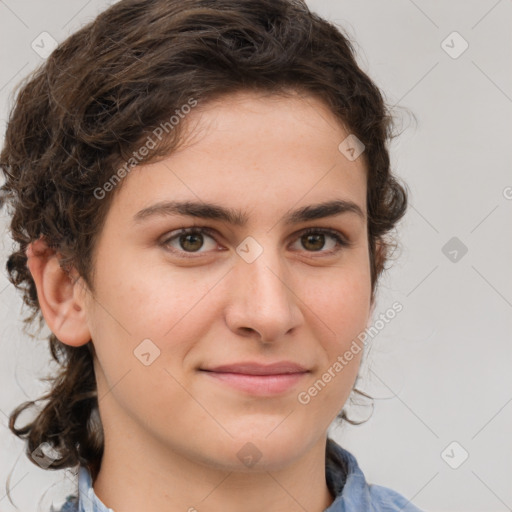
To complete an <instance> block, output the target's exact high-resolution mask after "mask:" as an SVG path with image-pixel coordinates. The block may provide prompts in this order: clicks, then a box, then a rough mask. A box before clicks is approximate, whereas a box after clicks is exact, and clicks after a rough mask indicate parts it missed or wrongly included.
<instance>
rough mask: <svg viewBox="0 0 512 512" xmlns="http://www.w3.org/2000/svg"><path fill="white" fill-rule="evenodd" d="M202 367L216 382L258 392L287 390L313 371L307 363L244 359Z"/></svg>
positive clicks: (269, 394) (268, 392) (267, 392)
mask: <svg viewBox="0 0 512 512" xmlns="http://www.w3.org/2000/svg"><path fill="white" fill-rule="evenodd" d="M201 371H202V372H203V373H204V374H205V375H206V376H207V377H209V378H211V379H214V380H215V381H216V382H219V383H221V384H224V385H228V386H230V387H232V388H235V389H238V390H240V391H243V392H245V393H249V394H251V395H258V396H272V395H278V394H283V393H286V392H287V391H290V390H291V389H292V388H293V387H295V386H296V385H297V384H298V383H299V382H300V381H301V380H302V379H303V378H304V377H305V375H307V374H308V373H309V370H307V369H306V368H304V367H303V366H301V365H299V364H297V363H293V362H290V361H280V362H276V363H273V364H260V363H253V362H242V363H234V364H228V365H222V366H216V367H214V368H207V369H206V368H201Z"/></svg>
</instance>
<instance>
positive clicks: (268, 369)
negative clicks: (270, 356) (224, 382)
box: [201, 361, 308, 375]
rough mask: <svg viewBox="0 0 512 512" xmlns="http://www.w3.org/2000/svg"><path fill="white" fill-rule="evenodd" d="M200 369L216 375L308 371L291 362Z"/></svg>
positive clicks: (244, 363) (251, 363) (248, 362)
mask: <svg viewBox="0 0 512 512" xmlns="http://www.w3.org/2000/svg"><path fill="white" fill-rule="evenodd" d="M201 369H202V370H206V371H210V372H216V373H241V374H244V375H281V374H285V373H304V372H307V371H308V370H307V369H306V368H304V367H303V366H301V365H300V364H297V363H294V362H292V361H277V362H275V363H272V364H262V363H254V362H250V361H247V362H240V363H232V364H223V365H221V366H215V367H213V368H201Z"/></svg>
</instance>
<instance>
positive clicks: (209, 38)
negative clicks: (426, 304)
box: [0, 0, 407, 479]
mask: <svg viewBox="0 0 512 512" xmlns="http://www.w3.org/2000/svg"><path fill="white" fill-rule="evenodd" d="M19 87H20V90H19V92H18V95H17V97H16V102H15V104H14V106H13V108H12V110H11V112H10V117H9V121H8V125H7V131H6V136H5V143H4V146H3V149H2V152H1V154H0V167H1V169H2V171H3V173H4V174H5V177H6V182H5V184H4V185H3V187H2V193H3V194H4V199H5V202H6V204H7V205H8V206H9V207H10V208H11V209H12V211H11V214H12V219H11V223H10V231H11V234H12V238H13V240H14V242H15V244H16V250H14V252H12V254H10V256H9V257H8V261H7V270H8V274H9V280H10V281H11V282H12V283H13V284H14V285H15V286H16V287H17V288H18V289H20V290H21V291H22V293H23V301H24V302H25V304H27V305H28V306H29V308H30V309H31V310H32V312H31V314H30V315H29V316H27V318H25V319H24V322H25V324H27V325H29V324H32V323H33V322H34V320H35V318H36V317H37V316H39V325H40V326H41V323H42V320H43V318H42V315H41V310H40V308H39V303H38V297H37V290H36V286H35V283H34V281H33V279H32V276H31V273H30V271H29V269H28V267H27V256H26V249H27V246H28V244H30V243H31V242H33V241H35V240H37V239H38V238H40V237H43V238H44V240H45V241H46V243H47V245H48V246H49V247H50V248H52V249H54V250H55V251H56V252H58V253H59V254H60V255H61V256H62V258H61V260H60V264H61V268H62V269H63V270H65V271H66V272H69V271H70V269H72V268H73V269H76V271H77V272H78V275H79V276H80V277H81V278H83V280H84V282H85V283H86V284H87V285H88V286H89V289H90V290H91V291H94V286H93V282H94V268H93V264H92V263H93V251H94V248H95V244H96V240H97V239H98V235H99V233H100V231H101V229H102V226H103V223H104V221H105V217H106V215H107V212H108V209H109V205H110V204H111V201H112V198H113V197H114V194H115V193H117V192H119V190H120V188H121V187H122V181H121V182H120V183H119V184H118V185H117V187H115V189H114V190H113V191H112V192H110V193H108V194H106V195H105V197H104V198H103V199H102V200H98V199H97V197H96V196H97V194H95V190H96V191H97V189H98V187H101V186H102V184H105V183H106V182H108V180H109V179H110V178H111V177H112V175H113V173H114V171H115V170H116V169H119V168H120V166H122V165H123V163H126V162H127V161H128V160H129V159H130V158H131V157H132V154H133V151H134V149H136V148H139V147H140V146H141V144H142V143H143V141H145V140H147V137H148V136H149V135H151V133H153V130H154V129H155V128H157V127H158V126H159V125H160V124H161V123H162V122H165V121H166V120H167V119H168V117H169V115H170V113H172V112H175V111H176V110H177V109H179V108H180V107H181V106H182V105H185V104H187V102H188V101H189V100H190V98H195V99H196V100H197V101H199V102H201V103H205V102H207V101H210V100H213V99H216V98H219V97H222V96H224V95H229V94H230V93H234V92H238V91H241V90H250V91H259V92H265V93H269V94H283V95H285V94H287V93H289V92H291V91H295V92H299V93H301V94H304V95H308V96H314V97H316V98H319V99H321V100H322V101H324V102H325V104H326V105H328V106H329V108H330V110H331V111H332V112H333V113H334V114H335V115H336V117H337V118H338V119H339V121H340V123H341V124H342V125H343V126H344V127H348V128H349V130H350V133H352V134H354V135H355V136H356V137H357V138H358V139H359V140H360V141H362V142H363V144H364V145H365V151H364V153H363V158H364V159H365V163H366V167H367V169H368V172H367V218H368V226H367V228H368V242H369V257H370V266H371V287H372V302H373V300H374V294H375V289H376V284H377V279H378V277H379V276H380V274H381V273H382V271H383V270H384V269H385V266H384V265H385V262H386V261H387V260H388V259H389V249H390V247H391V246H393V245H396V242H394V241H393V240H392V239H391V238H390V237H388V236H385V235H387V234H388V233H389V232H390V231H391V230H392V228H394V227H395V225H396V223H397V222H398V221H399V220H400V219H401V217H402V216H403V215H404V213H405V211H406V207H407V192H406V187H405V186H403V185H401V184H400V182H399V181H398V180H397V178H395V177H394V176H393V175H392V174H391V171H390V159H389V154H388V149H387V144H388V141H389V140H390V138H391V137H393V134H392V130H391V128H392V126H393V123H392V115H391V113H390V109H389V108H388V107H387V106H386V104H385V102H384V99H383V96H382V95H381V93H380V91H379V89H378V88H377V87H376V86H375V84H374V83H373V82H372V80H371V79H370V78H369V77H368V76H367V75H366V74H365V73H364V72H363V71H362V70H361V69H360V68H359V66H358V65H357V63H356V59H355V51H354V47H353V45H352V43H351V42H350V40H349V39H348V37H347V36H346V35H344V34H343V33H342V32H341V31H340V29H339V28H338V27H336V26H335V25H333V24H331V23H330V22H328V21H326V20H324V19H322V18H321V17H319V16H318V15H317V14H315V13H312V12H310V10H309V9H308V7H307V6H306V4H305V3H304V2H303V1H302V0H179V1H178V0H122V1H120V2H118V3H116V4H114V5H112V6H111V7H110V8H108V9H107V10H105V11H104V12H102V13H100V14H99V15H98V16H97V18H96V19H95V20H94V21H93V22H91V23H89V24H87V25H86V26H84V27H83V28H81V29H80V30H78V31H77V32H76V33H74V34H72V35H71V36H70V37H69V38H68V39H66V40H65V41H64V42H62V43H61V44H60V45H59V46H58V47H57V48H56V49H55V50H54V51H53V53H52V54H51V55H50V56H49V57H48V58H47V60H46V61H45V62H44V63H43V64H42V65H41V66H40V67H39V68H38V69H37V70H35V71H34V72H33V73H31V75H29V76H28V77H27V78H26V79H25V80H24V81H23V82H22V83H21V84H20V86H19ZM182 125H183V126H184V123H180V124H178V125H176V126H175V127H174V129H173V130H170V131H169V133H168V134H167V136H166V137H165V138H163V139H162V140H161V141H160V143H159V144H158V145H157V147H155V148H154V149H153V150H152V151H151V152H149V154H148V155H147V156H146V157H144V158H143V159H142V160H141V162H153V161H156V160H157V159H158V158H160V157H163V156H166V155H168V154H169V153H170V152H171V151H172V150H173V149H175V148H176V147H177V144H178V142H179V140H180V134H182V133H183V129H182ZM377 243H380V244H381V246H382V251H381V252H378V253H376V247H377ZM48 341H49V346H50V351H51V355H52V357H53V359H54V360H55V361H56V362H57V363H58V364H59V365H60V369H59V373H58V375H55V376H53V377H51V379H46V380H50V382H51V383H52V386H51V391H50V392H48V393H47V394H45V395H44V396H42V397H41V398H39V399H38V400H36V401H29V402H25V403H24V404H22V405H20V406H19V407H18V408H16V409H15V410H14V412H13V413H12V414H11V417H10V422H9V428H10V429H11V431H12V432H13V433H14V434H16V435H17V436H18V437H20V438H22V439H26V441H27V447H26V453H27V456H28V457H29V459H30V460H31V461H32V462H34V461H33V460H32V457H31V454H32V452H33V451H34V450H35V449H36V448H38V447H39V446H40V445H41V444H42V443H48V445H50V446H51V447H53V448H54V449H55V450H57V452H58V453H59V454H60V457H59V458H57V459H56V460H54V461H52V463H51V464H50V466H49V468H50V469H60V468H65V467H72V466H76V465H77V464H79V463H80V464H84V465H86V466H87V467H88V468H89V469H90V471H91V474H92V476H93V479H94V478H95V477H96V475H97V474H98V472H99V468H100V465H101V459H102V454H103V435H102V427H101V422H100V421H99V420H98V398H97V392H96V381H95V375H94V368H93V357H94V347H93V346H92V342H91V341H89V343H87V345H84V346H80V347H71V346H68V345H66V344H64V343H62V342H61V341H59V340H58V339H57V337H56V336H55V335H54V334H51V335H50V336H49V337H48ZM39 400H47V403H46V405H45V406H44V408H43V409H42V410H41V411H40V412H39V413H38V415H37V416H36V418H35V419H34V420H33V421H32V422H30V423H29V424H27V425H26V426H24V427H22V428H16V427H15V423H16V420H17V418H18V416H19V415H20V413H21V412H23V411H24V410H25V409H27V408H29V407H31V406H33V405H34V404H35V403H36V402H37V401H39ZM345 419H346V418H345ZM34 463H35V462H34Z"/></svg>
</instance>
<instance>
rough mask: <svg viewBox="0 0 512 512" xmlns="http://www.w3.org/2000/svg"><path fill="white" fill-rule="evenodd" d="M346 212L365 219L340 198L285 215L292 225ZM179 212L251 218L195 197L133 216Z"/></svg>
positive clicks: (234, 220) (241, 221) (242, 221)
mask: <svg viewBox="0 0 512 512" xmlns="http://www.w3.org/2000/svg"><path fill="white" fill-rule="evenodd" d="M342 213H355V214H356V215H358V216H359V217H360V218H361V219H363V220H364V219H365V214H364V212H363V210H362V209H361V208H360V206H358V205H357V204H356V203H354V202H352V201H347V200H343V199H338V200H334V201H327V202H324V203H320V204H315V205H309V206H304V207H302V208H299V209H297V210H294V211H292V212H289V213H287V214H286V215H285V216H284V218H283V222H284V224H285V225H290V224H296V223H299V222H305V221H309V220H316V219H322V218H325V217H334V216H336V215H340V214H342ZM175 215H186V216H190V217H197V218H201V219H211V220H220V221H224V222H226V223H229V224H233V225H235V226H245V225H246V224H247V222H248V220H249V219H248V216H247V214H245V213H243V212H242V211H240V210H234V209H232V208H226V207H224V206H220V205H218V204H214V203H205V202H200V203H197V202H193V201H161V202H158V203H155V204H153V205H151V206H148V207H147V208H143V209H142V210H140V211H139V212H137V213H136V214H135V215H134V217H133V220H134V222H135V223H136V224H140V223H142V222H143V221H145V220H147V219H149V218H151V217H155V216H157V217H161V216H164V217H167V216H175Z"/></svg>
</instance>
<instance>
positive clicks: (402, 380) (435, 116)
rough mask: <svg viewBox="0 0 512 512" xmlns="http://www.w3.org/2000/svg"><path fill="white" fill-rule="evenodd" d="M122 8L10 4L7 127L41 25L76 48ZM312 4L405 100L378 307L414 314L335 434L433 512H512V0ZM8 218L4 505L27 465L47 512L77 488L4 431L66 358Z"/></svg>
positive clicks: (379, 350) (379, 352)
mask: <svg viewBox="0 0 512 512" xmlns="http://www.w3.org/2000/svg"><path fill="white" fill-rule="evenodd" d="M111 3H113V2H107V1H100V0H94V1H91V0H89V1H87V0H52V1H51V2H40V1H35V0H32V1H28V0H18V1H14V0H2V1H0V20H1V21H0V28H1V30H0V63H1V67H0V73H1V74H0V124H1V126H0V129H1V133H2V135H3V133H4V129H5V120H6V117H7V112H8V109H9V107H10V105H11V104H12V97H11V92H12V90H13V88H14V87H15V85H16V84H17V83H18V81H19V80H20V79H21V78H22V77H23V76H25V75H26V74H27V73H28V72H29V71H31V70H32V69H34V68H35V67H36V66H37V65H38V64H40V63H41V62H42V60H43V57H41V56H40V55H39V54H38V53H36V51H34V49H33V48H32V42H33V41H36V42H37V41H40V38H41V37H45V38H47V37H48V36H47V35H43V36H41V33H43V32H47V33H48V34H50V36H51V37H53V38H54V39H55V40H56V41H58V42H61V41H63V40H64V39H65V38H66V37H67V36H68V35H69V34H71V33H72V32H73V31H75V30H76V29H78V28H79V27H81V26H83V24H85V23H86V22H88V21H91V20H92V19H93V18H94V17H95V16H96V14H97V13H98V12H100V11H101V10H103V9H104V8H106V7H107V6H108V5H110V4H111ZM308 4H309V6H310V8H311V9H312V10H314V11H316V12H318V13H319V14H321V15H323V16H324V17H327V18H328V19H329V20H331V21H333V22H335V23H337V24H339V25H340V26H341V27H342V28H343V29H344V30H345V31H346V33H347V34H348V35H349V36H350V38H351V39H353V40H354V41H355V44H356V48H357V51H358V59H359V62H360V65H361V66H362V67H363V69H364V70H365V71H367V72H368V74H369V75H370V76H371V77H372V78H373V79H374V80H375V82H376V83H377V84H378V85H379V86H380V88H381V89H382V90H383V92H384V93H385V96H386V99H387V101H388V103H389V104H390V105H395V104H398V105H399V106H401V107H403V108H402V109H400V110H397V115H398V116H399V121H400V120H401V121H400V122H401V124H402V127H403V130H404V131H403V133H402V135H401V136H400V137H399V138H398V139H396V140H395V141H394V142H393V144H392V145H391V148H390V149H391V156H392V162H393V166H394V170H395V172H396V173H397V174H398V175H399V176H400V177H402V178H403V179H404V180H405V181H406V182H407V183H408V185H409V188H410V192H411V195H410V207H409V211H408V213H407V215H406V217H405V219H404V220H403V222H402V223H401V224H400V225H399V234H400V244H401V245H400V250H399V252H397V253H396V255H395V261H394V262H393V265H392V268H391V269H390V270H389V271H388V272H387V274H386V275H385V276H384V278H383V280H382V282H381V285H380V294H379V298H378V303H377V307H376V310H375V313H376V316H378V314H379V313H382V312H384V311H386V310H387V309H388V308H389V307H390V306H391V304H392V303H393V302H395V301H399V302H400V303H401V304H402V305H403V311H402V312H400V313H399V314H398V315H397V316H396V318H395V319H394V320H393V321H391V322H390V323H389V324H387V325H386V327H385V328H384V329H382V330H380V332H379V334H378V335H377V336H375V338H374V339H373V342H372V349H371V351H370V353H369V356H368V358H367V361H366V363H365V365H364V367H363V368H362V371H361V374H362V376H363V377H364V378H363V380H362V382H361V385H360V387H361V389H363V390H366V391H367V392H369V393H370V394H373V395H374V396H375V397H376V400H375V404H374V411H373V416H372V417H371V419H370V420H369V421H368V422H366V423H365V424H363V425H361V426H357V427H356V426H351V425H344V426H343V427H341V428H336V427H334V426H333V427H332V429H331V435H332V436H334V437H335V439H336V440H337V441H338V442H340V443H341V444H342V445H343V446H344V447H345V448H347V449H348V450H350V451H351V452H352V453H353V454H354V455H355V456H356V457H357V459H358V462H359V464H360V466H361V467H362V469H363V471H364V472H365V474H366V477H367V479H368V480H369V481H370V482H372V483H377V484H380V485H384V486H388V487H391V488H393V489H395V490H397V491H398V492H400V493H401V494H403V495H404V496H406V497H407V498H408V499H410V500H411V501H413V502H414V503H415V504H416V505H417V506H418V507H420V508H423V509H425V510H431V511H464V512H476V511H482V512H484V511H485V512H491V511H496V512H499V511H505V510H512V486H511V485H510V482H511V475H512V437H511V436H510V432H511V426H512V371H511V366H512V343H510V342H511V335H510V333H511V332H512V271H511V266H512V265H511V262H512V171H511V165H510V164H511V160H512V159H511V157H512V144H511V142H510V136H511V135H512V130H511V122H512V70H511V64H510V63H511V62H512V30H511V29H510V28H511V26H512V25H511V22H512V2H511V1H510V0H498V1H497V0H478V1H477V0H472V1H469V0H449V1H448V0H446V1H444V2H438V1H433V0H428V1H427V0H415V1H413V0H393V1H382V0H373V1H370V0H359V1H357V0H350V1H349V0H309V1H308ZM454 32H456V34H454ZM466 45H467V49H465V51H462V50H464V48H465V47H466ZM408 112H412V113H413V114H414V116H415V117H416V120H417V121H416V122H415V121H414V120H413V118H412V116H411V115H410V114H408ZM0 228H1V229H2V233H3V234H2V237H1V244H2V247H1V256H2V258H1V259H2V265H1V270H0V308H1V309H0V354H1V357H0V371H1V374H0V375H1V376H0V389H2V394H1V398H0V425H1V426H0V483H1V485H0V511H1V512H7V511H11V510H15V509H14V508H13V507H12V505H11V504H10V502H9V500H8V498H7V497H6V496H5V481H6V479H7V476H8V474H9V473H10V471H11V470H12V469H13V468H14V471H13V474H12V478H11V482H10V485H11V488H12V497H13V499H14V501H15V503H16V504H17V505H18V507H19V508H20V509H21V510H23V511H27V512H32V511H35V510H36V508H35V507H36V502H37V500H38V499H39V498H40V497H41V496H42V495H43V493H45V492H46V491H47V492H46V494H45V495H44V497H43V501H42V503H43V510H44V509H46V510H49V505H50V503H51V500H52V499H55V501H56V503H58V502H59V501H62V500H63V497H64V496H65V493H66V490H68V489H70V486H71V480H70V475H69V473H66V472H62V471H60V472H50V471H44V470H42V469H39V468H37V467H36V466H34V465H33V464H32V463H30V462H29V461H28V460H27V459H26V457H25V455H24V454H23V450H24V445H23V443H22V442H21V441H20V440H18V439H17V438H15V437H14V436H13V435H12V434H11V433H10V432H9V430H8V429H7V422H8V419H7V416H8V414H10V412H11V411H12V409H13V408H14V407H15V406H16V405H18V404H19V403H21V402H22V401H24V400H27V399H28V398H31V399H34V398H36V397H39V396H40V395H41V394H42V393H43V391H44V390H45V389H46V388H45V386H44V385H43V383H40V382H38V381H37V377H42V376H44V372H45V371H47V370H48V369H49V368H51V367H49V366H48V365H49V353H48V349H47V343H46V341H37V340H32V339H30V338H28V337H27V336H26V335H24V334H23V333H22V331H21V326H22V324H21V316H22V313H23V314H24V313H26V310H25V309H22V302H21V298H20V297H19V295H18V293H17V292H16V290H15V289H14V287H13V286H12V285H10V283H9V282H8V280H7V278H6V270H5V258H6V256H7V253H8V252H9V250H10V248H11V240H10V238H9V237H8V235H7V231H6V229H7V216H6V212H5V211H3V212H2V214H1V217H0ZM453 237H455V238H456V239H455V240H452V241H451V242H450V243H449V245H448V246H446V247H445V244H447V243H448V242H449V241H450V240H451V239H452V238H453ZM464 247H465V248H466V249H467V252H466V253H465V254H463V253H464ZM453 251H456V252H453ZM47 332H48V331H43V334H44V333H47ZM368 410H369V409H368V407H355V406H352V407H351V408H349V413H352V415H353V416H354V417H356V416H357V415H359V417H361V416H364V415H365V414H367V412H368ZM22 418H25V417H22ZM19 424H21V423H19ZM465 457H467V458H466V460H464V458H465ZM52 486H53V487H52Z"/></svg>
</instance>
